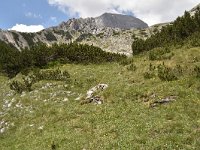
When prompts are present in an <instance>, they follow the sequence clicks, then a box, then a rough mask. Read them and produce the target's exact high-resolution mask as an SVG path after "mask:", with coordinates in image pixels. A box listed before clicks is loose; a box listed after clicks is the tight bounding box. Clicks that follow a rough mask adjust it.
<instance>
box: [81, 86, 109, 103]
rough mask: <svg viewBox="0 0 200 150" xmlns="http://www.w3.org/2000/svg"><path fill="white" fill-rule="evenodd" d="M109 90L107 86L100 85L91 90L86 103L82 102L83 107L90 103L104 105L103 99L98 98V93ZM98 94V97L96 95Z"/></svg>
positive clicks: (88, 92)
mask: <svg viewBox="0 0 200 150" xmlns="http://www.w3.org/2000/svg"><path fill="white" fill-rule="evenodd" d="M106 88H108V85H107V84H98V85H96V86H95V87H93V88H91V89H90V90H88V91H87V94H86V95H87V96H86V99H85V100H84V101H82V102H81V105H83V104H88V103H94V104H99V105H100V104H103V97H101V96H98V92H100V91H103V90H105V89H106ZM94 94H97V95H94Z"/></svg>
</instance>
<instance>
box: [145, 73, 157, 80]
mask: <svg viewBox="0 0 200 150" xmlns="http://www.w3.org/2000/svg"><path fill="white" fill-rule="evenodd" d="M143 76H144V78H145V79H151V78H153V77H154V76H155V74H154V73H153V72H151V71H149V72H145V73H144V74H143Z"/></svg>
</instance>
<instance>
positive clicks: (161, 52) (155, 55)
mask: <svg viewBox="0 0 200 150" xmlns="http://www.w3.org/2000/svg"><path fill="white" fill-rule="evenodd" d="M173 55H174V54H173V53H171V51H170V49H169V48H168V47H166V48H155V49H153V50H151V51H150V52H149V60H164V59H171V57H172V56H173Z"/></svg>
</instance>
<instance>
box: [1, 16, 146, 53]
mask: <svg viewBox="0 0 200 150" xmlns="http://www.w3.org/2000/svg"><path fill="white" fill-rule="evenodd" d="M147 27H148V25H147V24H146V23H144V22H143V21H141V20H140V19H138V18H135V17H133V16H127V15H120V14H110V13H105V14H103V15H101V16H99V17H96V18H85V19H83V18H79V19H75V18H73V19H69V20H68V21H67V22H62V23H61V24H60V25H58V26H55V27H51V28H48V29H44V30H42V31H40V32H37V33H21V32H16V31H4V30H0V40H2V41H5V42H6V43H11V44H12V45H14V46H15V47H16V48H18V49H19V50H20V49H22V48H25V47H30V46H32V45H34V44H35V43H37V42H43V43H46V44H47V45H51V44H53V43H69V42H72V41H77V42H79V43H87V44H93V45H95V46H99V47H100V48H102V49H103V50H105V51H110V52H115V53H116V52H117V53H125V54H130V53H131V43H132V38H131V37H132V30H137V29H143V28H147Z"/></svg>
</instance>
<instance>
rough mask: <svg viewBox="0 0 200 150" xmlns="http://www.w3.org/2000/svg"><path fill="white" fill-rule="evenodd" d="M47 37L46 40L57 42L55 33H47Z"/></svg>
mask: <svg viewBox="0 0 200 150" xmlns="http://www.w3.org/2000/svg"><path fill="white" fill-rule="evenodd" d="M45 36H46V39H47V40H48V41H50V42H51V41H56V40H57V38H56V37H55V36H54V35H53V33H52V32H47V33H45Z"/></svg>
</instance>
